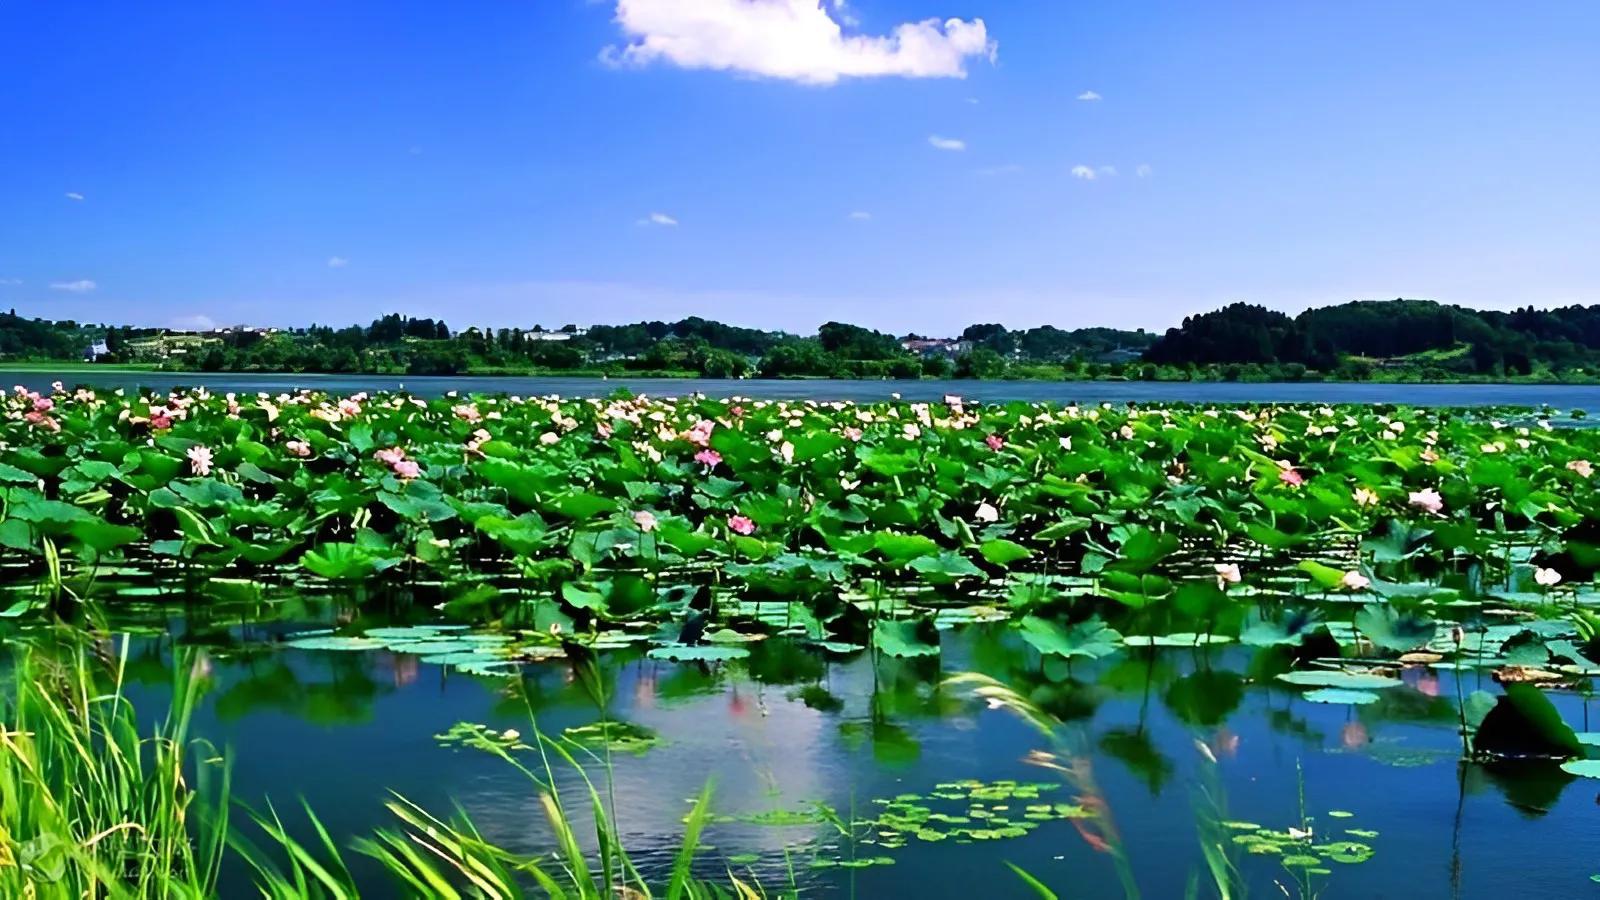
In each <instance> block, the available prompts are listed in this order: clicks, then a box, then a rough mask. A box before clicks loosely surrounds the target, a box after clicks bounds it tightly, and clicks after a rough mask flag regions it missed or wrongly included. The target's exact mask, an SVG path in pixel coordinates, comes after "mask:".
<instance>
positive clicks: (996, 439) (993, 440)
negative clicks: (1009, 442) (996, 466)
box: [983, 434, 1006, 450]
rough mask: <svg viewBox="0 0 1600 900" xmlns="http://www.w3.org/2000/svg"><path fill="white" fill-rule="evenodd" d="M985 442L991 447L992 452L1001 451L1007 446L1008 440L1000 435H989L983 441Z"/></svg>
mask: <svg viewBox="0 0 1600 900" xmlns="http://www.w3.org/2000/svg"><path fill="white" fill-rule="evenodd" d="M983 442H984V443H985V444H988V445H989V449H990V450H999V449H1000V448H1001V447H1004V446H1005V445H1006V439H1005V438H1003V437H1001V436H1000V435H998V434H991V435H989V436H988V437H986V438H984V439H983Z"/></svg>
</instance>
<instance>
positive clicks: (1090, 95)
mask: <svg viewBox="0 0 1600 900" xmlns="http://www.w3.org/2000/svg"><path fill="white" fill-rule="evenodd" d="M1078 99H1079V100H1082V101H1084V102H1086V103H1093V102H1094V101H1096V100H1099V99H1100V95H1099V94H1097V93H1095V92H1094V91H1084V92H1083V93H1081V94H1079V95H1078Z"/></svg>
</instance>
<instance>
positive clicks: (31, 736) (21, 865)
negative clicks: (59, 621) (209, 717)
mask: <svg viewBox="0 0 1600 900" xmlns="http://www.w3.org/2000/svg"><path fill="white" fill-rule="evenodd" d="M69 646H70V649H64V650H63V651H62V652H61V653H60V654H57V655H47V654H44V653H42V652H36V651H29V650H27V649H23V650H19V651H18V652H17V653H16V654H15V655H14V657H13V666H12V673H11V675H12V677H11V679H10V683H11V690H10V692H9V694H8V696H6V698H5V700H4V702H3V704H0V710H3V714H0V895H3V896H5V897H35V898H56V897H59V898H69V897H70V898H82V897H109V898H123V897H127V898H144V897H209V896H214V894H215V889H216V882H217V875H218V871H219V869H220V867H221V863H222V858H223V854H224V852H225V849H226V842H225V840H224V836H225V834H226V832H227V828H228V823H227V813H228V805H227V800H226V798H227V792H228V777H227V768H226V766H224V765H220V764H219V763H217V762H215V761H214V760H215V755H214V754H207V758H206V759H203V760H200V761H198V762H192V761H191V759H190V758H189V756H190V754H191V752H192V751H196V750H199V751H204V750H205V749H206V748H205V745H203V744H192V743H191V741H190V738H189V734H188V725H189V719H190V715H191V713H192V711H193V708H194V704H195V701H196V699H197V697H198V685H199V679H197V678H195V677H193V675H192V674H191V672H190V670H189V667H187V666H183V665H180V666H178V667H177V671H176V673H175V675H174V682H173V690H172V697H173V700H172V704H171V708H170V710H169V712H168V713H167V715H166V717H165V718H164V719H163V720H162V721H161V722H160V723H158V724H156V725H155V727H154V729H153V730H152V731H151V732H150V733H149V734H148V735H141V734H140V731H139V728H138V721H137V715H136V712H135V710H134V707H133V704H132V703H131V702H130V701H129V699H128V698H127V697H126V696H124V694H123V692H122V684H123V678H122V676H123V673H124V671H125V669H126V666H127V661H128V645H127V642H126V641H124V642H123V643H122V645H121V647H120V649H118V650H117V651H115V653H116V655H115V656H114V657H112V658H111V659H109V660H102V659H100V658H97V657H95V656H93V655H92V654H90V653H89V652H87V651H86V650H85V649H83V648H82V647H81V646H80V645H78V643H77V642H76V641H72V642H70V644H69ZM188 773H198V777H200V778H207V777H219V778H220V785H219V787H218V790H217V791H216V793H215V795H214V796H213V797H210V798H207V792H206V791H204V790H203V789H197V787H196V786H194V785H191V784H190V783H189V780H188V779H189V774H188ZM201 787H202V788H203V787H204V786H203V785H202V786H201Z"/></svg>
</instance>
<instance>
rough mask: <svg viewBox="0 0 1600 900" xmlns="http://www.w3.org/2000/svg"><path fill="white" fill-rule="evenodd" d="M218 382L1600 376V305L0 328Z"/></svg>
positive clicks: (7, 317)
mask: <svg viewBox="0 0 1600 900" xmlns="http://www.w3.org/2000/svg"><path fill="white" fill-rule="evenodd" d="M91 347H92V348H94V349H95V350H96V351H100V352H97V353H95V354H94V355H95V356H96V357H97V358H98V359H99V360H100V361H111V362H142V363H148V364H152V365H158V366H160V367H162V368H168V369H179V370H204V371H261V372H278V371H287V372H344V373H383V374H415V375H448V374H463V373H482V374H495V373H503V374H523V373H526V374H541V373H544V374H548V373H563V372H571V373H583V372H588V373H601V372H604V373H614V374H651V375H699V376H704V377H710V378H736V377H745V376H760V377H769V378H817V377H832V378H1043V379H1090V378H1125V379H1144V380H1242V381H1252V380H1256V381H1259V380H1307V379H1348V380H1366V379H1384V380H1453V379H1479V380H1488V379H1500V378H1544V379H1550V380H1568V381H1588V380H1596V378H1597V376H1600V305H1597V306H1591V307H1584V306H1571V307H1564V308H1560V309H1551V310H1538V309H1533V308H1526V309H1518V310H1514V311H1511V312H1497V311H1483V310H1472V309H1467V308H1464V307H1460V306H1448V305H1444V304H1440V303H1435V302H1432V301H1423V300H1392V301H1380V302H1356V303H1345V304H1340V305H1337V306H1328V307H1322V308H1318V309H1311V310H1307V311H1305V312H1303V313H1300V314H1299V315H1297V316H1289V315H1286V314H1284V313H1281V312H1277V311H1275V310H1269V309H1267V308H1265V307H1262V306H1256V305H1251V304H1246V303H1235V304H1232V305H1230V306H1226V307H1223V308H1222V309H1219V310H1215V311H1213V312H1208V313H1203V314H1200V315H1194V316H1190V317H1188V318H1185V319H1184V320H1183V322H1182V324H1181V325H1179V326H1178V327H1176V328H1172V329H1169V330H1168V331H1167V332H1166V333H1165V334H1162V335H1160V336H1157V335H1154V334H1151V333H1147V332H1145V331H1143V330H1139V331H1125V330H1119V329H1113V328H1081V329H1075V330H1066V329H1061V328H1056V327H1054V326H1050V325H1043V326H1039V327H1036V328H1028V329H1022V330H1011V329H1008V328H1006V327H1005V326H1003V325H1000V324H996V323H980V324H974V325H970V326H968V327H967V328H966V329H964V330H963V331H962V332H961V333H960V334H959V335H958V336H956V337H954V338H948V339H935V340H929V339H928V338H926V337H924V336H921V335H916V334H908V335H904V336H901V337H896V336H894V335H891V334H886V333H884V332H881V331H875V330H873V329H870V328H864V327H862V326H859V325H852V324H848V323H844V322H827V323H824V324H823V325H822V326H821V327H819V328H818V329H817V332H816V334H814V335H796V334H790V333H786V332H782V331H765V330H762V329H756V328H743V327H739V326H736V325H727V324H724V323H722V322H716V321H712V320H710V319H704V318H700V317H690V318H686V319H681V320H679V321H676V322H662V321H648V322H635V323H633V324H629V325H597V326H594V327H592V328H587V329H585V328H578V327H576V326H573V325H566V326H563V327H561V328H560V329H557V330H547V329H545V328H544V327H542V326H539V325H534V326H532V327H531V328H527V329H523V328H490V327H483V326H468V327H466V328H464V329H462V330H455V329H452V328H451V327H450V326H449V325H447V324H446V323H445V322H443V321H440V320H435V319H429V318H414V317H410V316H402V315H399V314H390V315H386V316H383V317H381V318H379V319H376V320H374V321H373V322H371V323H370V324H368V325H364V326H362V325H351V326H348V327H344V328H334V327H330V326H325V325H310V326H308V327H305V328H295V329H284V330H275V329H273V330H266V329H245V328H239V329H218V330H216V331H212V332H205V333H202V334H185V333H174V332H167V331H165V330H162V329H151V328H130V327H122V326H106V325H88V324H81V323H78V322H72V321H57V322H52V321H48V320H44V319H29V318H24V317H22V316H18V315H17V314H16V312H15V311H12V312H9V313H6V314H4V315H0V359H9V360H24V359H28V360H66V359H78V358H83V357H84V356H85V355H86V353H88V352H89V349H90V348H91Z"/></svg>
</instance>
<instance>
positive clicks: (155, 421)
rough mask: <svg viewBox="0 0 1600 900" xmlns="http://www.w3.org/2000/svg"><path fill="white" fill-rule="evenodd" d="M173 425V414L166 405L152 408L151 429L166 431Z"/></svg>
mask: <svg viewBox="0 0 1600 900" xmlns="http://www.w3.org/2000/svg"><path fill="white" fill-rule="evenodd" d="M171 427H172V414H171V413H169V412H167V410H166V407H163V406H157V407H153V408H152V409H151V410H150V430H152V431H165V430H167V429H168V428H171Z"/></svg>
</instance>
